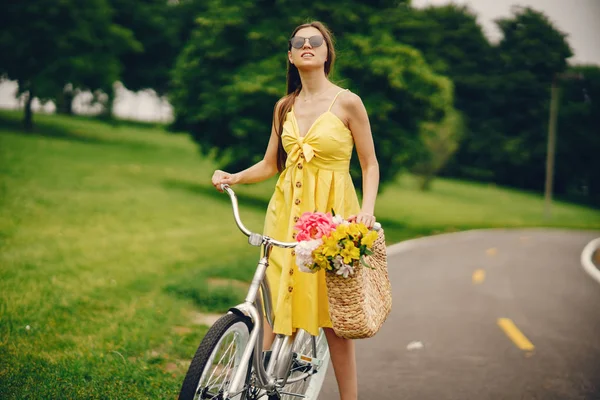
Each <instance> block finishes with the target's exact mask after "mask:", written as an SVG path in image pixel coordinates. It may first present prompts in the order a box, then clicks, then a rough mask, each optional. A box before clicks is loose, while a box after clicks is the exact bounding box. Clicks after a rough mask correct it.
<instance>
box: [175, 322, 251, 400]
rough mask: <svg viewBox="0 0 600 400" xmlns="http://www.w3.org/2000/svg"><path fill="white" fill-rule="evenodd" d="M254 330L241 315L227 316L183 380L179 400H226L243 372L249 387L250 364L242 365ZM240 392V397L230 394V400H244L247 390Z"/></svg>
mask: <svg viewBox="0 0 600 400" xmlns="http://www.w3.org/2000/svg"><path fill="white" fill-rule="evenodd" d="M251 329H252V323H251V322H250V319H249V318H248V317H243V316H240V315H237V314H226V315H224V316H223V317H221V318H220V319H219V320H218V321H217V322H215V324H214V325H213V326H212V327H211V328H210V329H209V330H208V332H207V333H206V336H204V339H202V342H201V343H200V346H199V347H198V350H196V354H195V355H194V358H193V359H192V362H191V363H190V367H189V369H188V372H187V374H186V376H185V379H184V380H183V384H182V386H181V392H180V394H179V399H180V400H200V399H222V398H223V396H222V394H223V393H224V392H225V391H226V390H227V391H229V388H230V385H231V383H232V380H233V377H234V375H235V373H236V372H237V371H238V370H239V369H240V368H243V370H244V371H245V377H246V379H245V382H244V385H245V384H246V383H247V381H248V377H249V372H250V368H248V367H249V365H250V363H248V364H246V365H241V359H242V354H243V353H244V350H245V348H246V346H247V345H248V340H249V338H250V330H251ZM250 362H251V360H250ZM240 390H242V391H241V392H239V393H230V394H229V397H228V399H231V400H244V399H245V398H246V390H247V387H246V386H244V387H241V388H240Z"/></svg>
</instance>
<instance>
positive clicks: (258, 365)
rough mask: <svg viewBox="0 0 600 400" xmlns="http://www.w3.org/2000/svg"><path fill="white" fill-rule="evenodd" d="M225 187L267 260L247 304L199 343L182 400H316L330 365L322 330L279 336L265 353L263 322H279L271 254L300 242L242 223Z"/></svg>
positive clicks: (230, 313)
mask: <svg viewBox="0 0 600 400" xmlns="http://www.w3.org/2000/svg"><path fill="white" fill-rule="evenodd" d="M221 188H222V189H223V191H225V192H227V194H229V197H230V199H231V203H232V208H233V215H234V219H235V222H236V224H237V226H238V228H239V229H240V230H241V231H242V232H243V233H244V234H245V235H246V236H248V243H249V244H250V245H252V246H261V248H262V249H261V250H262V252H261V254H262V257H261V258H260V259H259V261H258V264H257V267H256V272H255V273H254V277H253V279H252V283H251V285H250V288H249V290H248V293H247V295H246V299H245V301H244V303H242V304H239V305H237V306H235V307H232V308H231V309H229V311H228V312H227V314H225V315H223V316H222V317H221V318H220V319H218V320H217V321H216V322H215V323H214V324H213V325H212V327H211V328H210V329H209V330H208V332H207V333H206V335H205V336H204V338H203V339H202V341H201V342H200V345H199V346H198V349H197V350H196V353H195V355H194V357H193V359H192V361H191V363H190V366H189V368H188V371H187V373H186V376H185V378H184V380H183V383H182V386H181V391H180V394H179V399H180V400H192V399H194V400H196V399H215V400H258V399H260V398H264V397H265V396H266V397H267V399H268V400H291V399H296V398H304V399H309V400H316V399H317V397H318V395H319V392H320V391H321V386H322V384H323V380H324V378H325V374H326V373H327V367H328V365H329V347H328V345H327V340H326V338H325V333H324V331H323V329H322V328H320V329H319V335H318V336H313V335H311V334H310V333H308V332H306V331H305V330H303V329H298V330H297V331H296V334H295V336H286V335H282V334H277V335H276V336H275V340H274V342H273V344H272V346H271V350H269V351H264V349H263V329H264V328H263V318H265V317H266V319H267V323H268V324H269V325H271V327H272V326H273V321H274V318H275V317H274V314H273V307H272V299H271V292H270V290H269V283H268V280H267V277H266V270H267V267H268V265H269V255H270V252H271V250H272V248H273V246H277V247H281V248H285V249H293V248H294V247H295V246H296V244H297V243H296V242H280V241H278V240H275V239H273V238H270V237H268V236H265V235H262V234H258V233H254V232H251V231H250V230H248V229H247V228H246V227H245V226H244V224H243V223H242V221H241V219H240V215H239V209H238V203H237V197H236V196H235V192H234V191H233V190H232V189H231V188H230V187H229V185H222V186H221ZM259 289H260V293H259ZM263 304H264V313H265V317H263Z"/></svg>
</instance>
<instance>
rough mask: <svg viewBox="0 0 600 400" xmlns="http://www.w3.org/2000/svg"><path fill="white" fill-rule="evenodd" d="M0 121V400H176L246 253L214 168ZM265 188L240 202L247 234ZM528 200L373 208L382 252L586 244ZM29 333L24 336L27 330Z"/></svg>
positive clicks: (560, 209) (92, 129) (167, 146)
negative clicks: (542, 233)
mask: <svg viewBox="0 0 600 400" xmlns="http://www.w3.org/2000/svg"><path fill="white" fill-rule="evenodd" d="M18 118H20V115H18V114H16V113H13V112H0V398H2V399H25V398H38V397H40V395H41V397H42V398H72V399H75V398H77V399H79V398H110V399H138V398H139V399H142V398H153V399H159V398H161V399H162V398H176V396H177V393H178V389H179V386H180V383H181V381H182V379H183V376H184V374H185V369H186V367H187V362H189V360H190V358H191V356H192V354H193V352H194V351H195V348H196V346H197V344H198V342H199V340H200V339H201V338H202V335H203V334H204V333H205V331H206V329H207V328H206V327H205V326H202V325H199V324H197V323H196V322H195V316H196V314H197V313H198V312H200V311H201V312H222V311H224V310H226V309H227V308H228V307H229V306H231V305H232V304H234V303H236V302H238V301H240V300H241V298H242V297H243V295H244V284H243V283H240V281H242V282H248V281H249V280H250V279H251V277H252V272H253V267H254V265H255V262H256V258H257V256H258V252H257V249H255V248H251V247H250V246H248V245H247V243H246V240H245V239H244V237H243V236H242V235H241V234H240V233H239V231H238V230H237V228H236V227H235V225H234V222H233V219H232V216H231V211H230V204H229V200H228V198H227V196H225V195H223V194H220V193H218V192H216V191H215V190H214V189H213V188H212V186H210V183H209V180H210V176H211V174H212V170H213V169H214V165H213V164H212V163H211V162H210V161H209V160H206V159H202V158H201V157H199V156H198V152H197V149H196V146H195V145H194V144H193V143H192V142H191V140H190V139H189V137H188V136H187V135H182V134H169V133H166V132H165V131H164V130H163V129H162V128H161V127H153V126H143V125H141V124H119V123H117V124H112V125H111V124H107V123H101V122H97V121H94V120H90V119H86V118H66V117H59V116H45V115H36V118H35V120H36V123H37V128H36V131H35V132H33V133H27V134H26V133H23V132H20V130H19V129H18ZM274 183H275V180H274V179H270V180H269V181H267V182H263V183H261V184H256V185H249V186H241V187H239V188H238V189H237V190H238V193H239V200H240V205H241V210H242V211H241V212H242V217H243V219H244V221H245V222H246V224H247V225H248V226H249V227H250V228H251V229H254V230H257V231H259V230H260V229H261V227H262V223H263V218H264V210H265V208H266V204H267V202H268V199H269V196H270V194H271V191H272V189H273V185H274ZM542 212H543V202H542V199H541V197H540V195H535V194H526V193H522V192H518V191H510V190H505V189H499V188H495V187H493V186H488V185H480V184H472V183H465V182H456V181H450V180H438V181H436V182H435V183H434V185H433V189H432V191H431V192H429V193H423V192H420V191H418V190H417V185H416V182H415V180H414V179H413V178H411V177H403V178H402V179H399V181H398V182H397V183H396V184H394V185H392V186H390V187H389V188H388V189H386V190H385V191H384V192H383V193H382V194H381V196H380V197H379V198H378V203H377V216H378V219H379V220H380V221H382V223H383V224H384V227H385V228H386V237H387V238H388V241H389V242H390V243H393V242H397V241H400V240H404V239H408V238H412V237H417V236H422V235H429V234H432V233H440V232H446V231H455V230H462V229H470V228H485V227H523V226H544V225H546V226H557V227H569V228H585V229H600V211H598V210H592V209H587V208H584V207H579V206H575V205H570V204H562V203H556V204H555V205H554V208H553V219H552V221H550V223H545V221H544V220H543V215H542ZM27 327H29V329H27Z"/></svg>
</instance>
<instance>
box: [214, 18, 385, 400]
mask: <svg viewBox="0 0 600 400" xmlns="http://www.w3.org/2000/svg"><path fill="white" fill-rule="evenodd" d="M334 61H335V50H334V48H333V43H332V39H331V34H330V32H329V31H328V29H327V28H326V27H325V26H324V25H323V24H322V23H320V22H312V23H308V24H303V25H300V26H298V27H297V28H296V29H295V30H294V32H293V33H292V37H291V39H290V41H289V48H288V69H287V93H288V95H287V96H285V97H283V98H282V99H280V100H279V101H278V102H277V104H276V105H275V111H274V118H273V125H272V129H271V137H270V140H269V144H268V147H267V150H266V153H265V156H264V158H263V160H262V161H260V162H258V163H256V164H255V165H253V166H252V167H250V168H248V169H246V170H243V171H241V172H238V173H235V174H229V173H227V172H224V171H220V170H217V171H215V173H214V175H213V177H212V183H213V185H214V186H215V187H216V188H217V189H218V190H220V185H221V184H228V185H235V184H238V183H255V182H260V181H263V180H265V179H268V178H271V177H272V176H274V175H275V174H277V172H281V175H280V177H279V179H278V181H277V185H276V187H275V192H274V194H273V196H272V198H271V201H270V203H269V207H268V210H267V215H266V219H265V232H264V234H265V235H268V236H271V237H273V238H275V239H278V240H283V241H293V240H294V238H295V233H294V224H295V222H296V221H297V219H298V217H300V216H301V215H302V213H303V212H305V211H315V210H316V211H321V212H328V211H331V209H333V210H334V211H335V212H336V214H338V215H341V216H343V217H345V218H347V219H350V220H356V221H358V222H362V223H364V224H365V225H366V226H367V227H369V228H371V227H372V226H373V224H374V223H375V217H374V215H373V213H374V207H375V198H376V196H377V190H378V186H379V165H378V162H377V158H376V156H375V149H374V146H373V138H372V135H371V128H370V125H369V119H368V116H367V112H366V109H365V107H364V105H363V103H362V101H361V99H360V97H359V96H357V95H356V94H353V93H351V92H350V91H348V90H344V89H341V88H340V87H338V86H336V85H335V84H333V83H332V82H331V81H330V80H329V79H328V76H329V73H330V72H331V69H332V67H333V64H334ZM354 145H355V146H356V150H357V153H358V157H359V160H360V165H361V169H362V175H363V178H362V179H363V200H362V206H359V202H358V198H357V195H356V191H355V189H354V186H353V183H352V180H351V177H350V173H349V165H350V158H351V155H352V148H353V146H354ZM267 276H268V279H269V282H270V284H271V288H272V289H271V290H272V292H273V293H272V295H273V299H274V305H275V306H274V308H275V324H274V329H273V331H274V332H275V333H283V334H287V335H289V334H291V333H293V332H294V331H295V330H296V329H297V328H302V329H305V330H306V331H308V332H310V333H311V334H313V335H316V334H317V333H318V328H319V327H323V328H325V333H326V336H327V342H328V344H329V350H330V354H331V361H332V364H333V367H334V371H335V375H336V379H337V383H338V387H339V390H340V397H341V400H353V399H357V398H358V388H357V386H358V385H357V376H356V361H355V351H354V342H353V341H351V340H348V339H342V338H339V337H338V336H336V335H335V333H334V331H333V329H331V326H332V324H331V320H330V318H329V308H328V301H327V289H326V284H325V272H324V271H319V272H318V273H315V274H307V273H302V272H299V271H298V269H297V266H296V265H295V260H294V255H293V252H290V251H289V250H288V251H286V250H284V249H277V248H274V249H273V251H272V253H271V257H270V263H269V268H268V269H267ZM265 328H266V329H265V330H266V331H267V330H269V332H265V346H266V348H268V347H269V346H270V344H271V343H272V341H273V337H274V335H273V332H271V331H270V327H269V325H268V324H265Z"/></svg>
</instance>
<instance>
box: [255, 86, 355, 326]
mask: <svg viewBox="0 0 600 400" xmlns="http://www.w3.org/2000/svg"><path fill="white" fill-rule="evenodd" d="M345 90H347V89H345ZM342 92H344V90H342V91H340V92H338V93H337V94H336V95H335V97H334V99H333V101H332V102H331V104H330V106H329V109H328V110H327V111H326V112H325V113H323V114H321V115H320V116H319V117H318V118H317V119H316V120H315V121H314V122H313V124H312V126H311V127H310V128H309V130H308V131H307V132H306V134H305V135H304V136H300V130H299V129H298V122H297V120H296V117H295V115H294V108H293V106H292V109H291V110H290V112H288V113H287V115H286V117H285V121H284V123H283V132H282V134H281V141H282V145H283V148H284V149H285V151H286V153H287V161H286V165H285V169H284V170H283V171H282V172H281V175H280V176H279V179H278V180H277V184H276V186H275V192H274V193H273V196H272V197H271V200H270V202H269V206H268V209H267V213H266V217H265V229H264V234H265V235H268V236H270V237H272V238H274V239H277V240H282V241H294V240H295V230H294V225H295V223H296V221H297V220H298V218H299V217H300V216H301V215H302V213H304V212H306V211H310V212H313V211H321V212H330V211H331V210H332V209H333V210H334V211H335V213H336V215H341V216H342V217H344V218H347V217H349V216H350V215H355V214H357V213H358V212H359V211H360V205H359V202H358V197H357V195H356V190H355V188H354V184H353V183H352V179H351V177H350V158H351V157H352V149H353V146H354V140H353V138H352V133H351V132H350V130H349V129H348V128H347V127H346V126H345V125H344V123H343V122H342V121H341V120H340V119H339V118H338V117H337V116H336V115H335V114H334V113H332V112H331V107H332V106H333V104H334V103H335V101H336V99H337V97H338V96H339V95H340V93H342ZM267 277H268V280H269V284H270V288H271V295H272V298H273V306H274V311H275V323H274V327H273V331H274V332H275V333H282V334H285V335H290V334H292V333H293V332H295V330H296V329H298V328H301V329H304V330H306V331H307V332H309V333H311V334H312V335H317V334H318V329H319V327H331V326H332V323H331V319H330V318H329V303H328V300H327V286H326V283H325V272H324V271H319V272H317V273H314V274H311V273H305V272H300V271H299V270H298V267H297V266H296V263H295V257H294V253H293V251H291V250H289V249H280V248H277V247H275V248H273V251H272V252H271V256H270V257H269V267H268V268H267Z"/></svg>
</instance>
